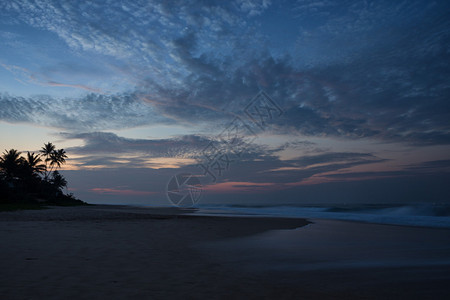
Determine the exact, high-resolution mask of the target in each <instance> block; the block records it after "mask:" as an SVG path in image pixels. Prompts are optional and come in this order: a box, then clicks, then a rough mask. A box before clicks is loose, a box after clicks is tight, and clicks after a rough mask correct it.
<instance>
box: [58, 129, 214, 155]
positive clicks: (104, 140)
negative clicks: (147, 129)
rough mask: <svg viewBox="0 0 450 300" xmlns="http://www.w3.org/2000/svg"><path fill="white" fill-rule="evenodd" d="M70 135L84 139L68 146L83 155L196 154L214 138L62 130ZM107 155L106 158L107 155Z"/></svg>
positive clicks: (67, 135) (72, 137)
mask: <svg viewBox="0 0 450 300" xmlns="http://www.w3.org/2000/svg"><path fill="white" fill-rule="evenodd" d="M61 136H62V137H64V138H66V139H82V140H83V141H84V145H83V146H79V147H71V148H69V149H67V150H68V151H70V152H71V153H74V154H79V155H89V154H110V155H112V154H116V155H120V154H141V155H143V157H142V159H144V158H149V157H196V156H198V155H199V152H200V151H201V150H202V149H203V148H204V147H206V146H207V145H208V142H209V141H210V140H209V139H208V138H206V137H202V136H199V135H184V136H180V137H176V138H168V139H130V138H124V137H120V136H117V135H116V134H114V133H110V132H91V133H79V134H71V133H61ZM103 159H105V158H103Z"/></svg>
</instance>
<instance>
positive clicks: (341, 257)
mask: <svg viewBox="0 0 450 300" xmlns="http://www.w3.org/2000/svg"><path fill="white" fill-rule="evenodd" d="M189 212H190V210H183V209H177V208H158V209H149V208H136V207H127V206H103V205H93V206H79V207H51V208H50V209H46V210H23V211H14V212H0V239H1V242H2V246H1V247H0V252H1V255H0V258H1V265H2V268H1V269H0V276H1V278H2V281H1V282H0V294H1V295H2V298H4V299H30V298H33V299H80V298H83V299H93V298H109V299H124V298H133V297H135V298H146V299H147V298H152V299H168V298H176V297H178V298H192V299H231V298H232V299H249V298H250V299H301V298H303V299H335V298H346V299H358V298H363V299H380V297H382V298H383V299H402V298H404V299H406V298H407V297H409V299H410V298H414V296H417V298H421V299H427V298H429V299H432V298H436V297H444V296H445V297H446V296H447V295H449V294H450V292H449V291H448V289H447V282H448V280H450V272H449V271H450V268H449V264H447V260H448V261H449V263H450V258H449V256H450V255H449V254H447V253H450V252H448V250H449V249H450V241H449V238H448V237H449V236H450V234H449V233H450V231H449V230H443V229H420V230H418V229H415V228H409V227H402V226H388V225H372V224H360V223H350V222H340V221H332V222H327V221H320V220H318V221H315V220H313V222H314V223H313V224H311V225H309V226H306V227H305V225H308V224H310V222H309V221H308V220H305V219H288V218H285V219H282V218H259V217H258V218H246V217H233V218H229V217H206V216H193V215H190V214H189ZM386 236H387V237H386ZM397 236H399V237H406V239H405V240H403V241H399V242H398V243H396V241H397V240H398V238H397ZM446 237H447V238H446ZM441 240H442V241H441ZM416 241H423V242H424V244H420V243H419V242H418V243H416ZM371 243H375V244H376V245H377V246H376V247H374V246H373V245H372V244H371ZM383 243H384V244H383ZM402 243H403V244H404V243H406V245H405V247H409V248H408V251H409V252H408V251H406V250H405V249H404V246H402V245H403V244H402ZM408 243H409V244H408ZM426 243H428V244H426ZM416 244H418V245H417V249H414V245H416ZM427 247H428V248H427ZM369 248H370V249H372V250H374V252H371V251H369V250H370V249H369ZM367 249H369V250H367ZM414 251H416V252H414ZM366 252H367V253H366ZM366 254H367V256H368V257H369V258H370V256H371V255H372V256H374V257H375V260H367V258H366ZM403 254H405V255H406V256H407V258H408V260H404V261H402V260H400V261H398V260H396V259H397V256H396V255H400V256H402V257H403ZM416 256H417V257H416ZM424 256H425V258H427V259H424ZM427 256H428V257H427ZM389 259H391V260H392V261H393V264H392V265H390V264H388V263H389V262H390V261H391V260H389ZM416 259H418V260H417V262H418V263H417V264H415V261H416ZM366 260H367V261H369V262H371V261H374V262H375V263H380V265H379V266H371V265H364V264H361V265H358V266H357V267H355V266H354V265H355V263H361V262H365V261H366ZM440 261H442V262H443V264H439V262H440ZM384 262H388V263H384ZM396 262H400V263H399V264H395V263H396ZM410 262H412V263H410ZM434 262H436V263H434ZM383 263H384V264H383ZM352 264H353V265H352ZM406 287H408V288H406Z"/></svg>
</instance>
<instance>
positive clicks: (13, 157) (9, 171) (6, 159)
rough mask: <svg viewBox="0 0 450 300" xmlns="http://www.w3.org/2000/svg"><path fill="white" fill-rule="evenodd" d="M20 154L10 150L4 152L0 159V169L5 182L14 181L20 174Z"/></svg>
mask: <svg viewBox="0 0 450 300" xmlns="http://www.w3.org/2000/svg"><path fill="white" fill-rule="evenodd" d="M20 154H21V152H19V151H17V150H15V149H11V150H9V151H7V150H5V152H3V154H2V156H1V157H0V169H1V170H2V171H3V173H4V175H5V177H6V179H7V180H12V179H14V178H15V177H16V176H17V175H18V173H19V172H20V166H21V157H20Z"/></svg>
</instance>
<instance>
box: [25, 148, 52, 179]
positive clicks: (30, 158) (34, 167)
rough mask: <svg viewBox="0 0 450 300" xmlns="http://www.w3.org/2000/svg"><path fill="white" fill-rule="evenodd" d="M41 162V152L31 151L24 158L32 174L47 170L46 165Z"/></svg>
mask: <svg viewBox="0 0 450 300" xmlns="http://www.w3.org/2000/svg"><path fill="white" fill-rule="evenodd" d="M40 162H42V159H41V158H40V157H39V154H35V153H30V152H28V153H27V157H26V159H25V160H24V163H25V166H26V168H27V169H29V170H30V171H31V173H32V174H42V173H44V172H45V171H46V169H47V168H46V166H45V165H44V164H40Z"/></svg>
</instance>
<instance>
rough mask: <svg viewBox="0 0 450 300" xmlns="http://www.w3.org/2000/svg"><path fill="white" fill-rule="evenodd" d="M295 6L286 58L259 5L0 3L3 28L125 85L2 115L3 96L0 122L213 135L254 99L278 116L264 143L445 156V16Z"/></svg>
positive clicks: (427, 8)
mask: <svg viewBox="0 0 450 300" xmlns="http://www.w3.org/2000/svg"><path fill="white" fill-rule="evenodd" d="M195 4H201V5H199V6H198V8H195V9H194V7H196V5H195ZM294 6H295V7H294V8H295V9H294V11H295V14H297V16H298V19H295V20H296V22H297V23H296V24H297V26H298V31H296V32H298V40H297V41H296V44H297V46H296V47H295V49H294V48H288V49H284V51H283V52H282V53H278V52H277V51H272V50H273V49H271V48H270V44H268V43H267V42H268V40H269V39H270V38H273V37H272V36H270V34H269V33H267V32H265V31H264V30H263V28H265V27H264V26H265V25H268V24H266V23H265V22H266V20H265V19H264V16H265V14H264V12H265V11H268V10H270V9H274V10H275V9H277V6H272V5H270V1H235V2H233V3H227V4H224V3H223V2H218V1H217V2H214V1H213V2H210V3H204V2H202V1H200V2H196V1H194V2H193V3H188V4H187V3H185V2H183V1H169V2H160V1H150V2H148V1H135V2H132V1H122V2H117V1H107V2H105V3H103V4H102V5H101V4H99V3H97V2H94V1H88V2H71V1H47V2H45V3H42V4H41V5H39V4H37V3H36V2H34V1H10V2H8V3H3V4H2V6H1V7H0V8H1V10H2V13H1V14H2V16H4V17H5V18H6V17H8V18H11V16H17V18H18V20H20V22H23V23H25V24H29V25H30V26H34V27H37V28H42V29H45V30H48V31H51V32H54V33H55V34H57V35H58V36H59V37H60V38H61V39H62V40H63V41H65V43H66V44H67V45H68V46H69V47H70V48H71V49H74V50H76V51H80V53H83V54H87V53H96V54H100V55H104V56H108V57H112V58H114V59H115V60H117V61H119V62H120V64H122V65H123V69H122V70H123V71H124V72H126V74H127V75H128V77H129V78H132V81H133V82H135V83H136V86H135V90H134V91H132V92H126V93H125V92H124V93H118V94H115V95H111V96H94V95H88V96H86V97H84V98H81V99H71V101H68V100H55V99H51V100H50V99H49V101H48V102H50V101H51V102H53V104H52V105H49V104H48V103H46V101H42V99H39V98H33V99H23V98H21V99H19V98H18V97H11V96H10V97H9V99H10V100H11V99H12V98H15V100H14V101H17V102H18V103H17V104H16V105H12V104H11V101H9V102H8V100H5V98H8V97H5V96H3V97H2V98H1V100H0V101H2V102H1V104H2V105H5V106H6V112H2V113H1V115H0V117H1V118H2V119H3V120H8V121H18V120H20V121H29V122H35V123H38V124H44V125H49V126H55V127H59V128H67V129H70V128H75V129H77V130H86V129H89V130H97V131H98V130H102V131H107V130H111V129H116V128H120V127H133V126H138V125H143V124H154V123H158V122H160V123H161V122H163V123H164V122H168V121H169V120H170V122H178V123H181V124H193V125H195V126H198V127H199V128H200V127H202V126H203V128H205V127H206V128H213V129H215V130H220V127H221V126H222V124H225V123H227V122H229V121H231V120H232V118H233V117H234V116H236V115H239V116H242V115H243V109H244V108H245V106H246V105H247V104H248V103H249V101H250V99H252V97H253V96H254V95H255V94H256V93H257V92H258V91H259V90H260V89H263V90H265V91H266V92H267V94H268V95H269V96H270V97H271V98H272V99H273V100H274V101H276V103H277V104H278V105H279V106H280V107H281V108H282V109H283V111H284V114H283V115H282V116H281V117H280V118H277V119H276V120H273V127H272V128H271V130H272V131H273V132H274V133H282V134H295V135H306V136H321V137H333V138H335V137H338V138H343V139H361V138H370V139H375V140H378V141H383V142H400V143H407V144H411V145H416V146H420V145H448V144H450V126H449V122H448V120H449V119H450V109H449V106H448V101H447V99H448V97H449V95H450V85H449V84H448V78H449V77H450V68H449V65H448V63H446V62H447V61H449V60H450V57H449V55H450V54H449V52H448V51H447V50H448V49H447V48H448V47H447V45H448V44H449V42H450V40H449V38H448V36H449V35H448V33H449V29H448V28H450V20H448V18H446V15H445V12H446V11H447V9H446V8H448V4H446V3H445V2H444V1H437V2H435V3H434V4H427V3H424V2H419V1H412V2H408V3H403V2H402V3H393V2H389V1H380V2H377V3H374V4H371V5H369V4H365V3H363V2H354V1H344V2H343V3H342V5H339V6H337V5H336V3H335V2H332V1H320V2H318V1H298V2H296V3H295V5H294ZM105 7H108V9H107V10H105V9H104V8H105ZM275 12H277V13H282V11H281V10H277V11H273V13H275ZM286 14H287V15H286V17H289V16H291V15H290V14H289V13H286ZM283 16H284V15H283ZM291 17H292V16H291ZM267 22H268V21H267ZM275 25H277V24H275ZM361 45H362V46H361ZM316 48H317V49H318V51H312V50H311V49H316ZM308 49H309V50H308ZM316 52H317V53H319V54H317V55H316V54H314V53H316ZM274 53H278V54H274ZM303 54H307V56H305V57H303V56H302V55H303ZM308 55H309V56H308ZM313 56H315V57H313ZM327 57H332V59H327ZM304 62H307V63H304ZM120 64H118V65H120ZM55 82H56V81H55ZM57 82H59V81H57ZM80 87H81V86H80ZM92 98H95V101H92V100H91V99H92ZM139 101H143V102H146V103H147V104H148V106H146V105H145V104H142V103H139ZM80 103H81V104H82V105H81V109H80V111H79V112H78V111H77V109H75V108H78V107H79V104H80ZM121 103H126V104H124V105H123V106H122V104H121ZM33 105H34V106H33ZM58 106H60V107H59V108H57V107H58ZM30 107H31V108H30ZM63 107H65V108H66V110H68V111H69V112H70V113H69V112H64V111H63ZM118 107H120V108H121V109H117V108H118ZM122 108H123V109H122ZM30 109H32V110H33V112H32V111H30ZM18 110H22V111H18ZM27 111H28V112H27ZM35 112H36V113H35ZM41 112H42V115H40V113H41ZM49 112H51V113H49ZM112 116H114V117H112ZM108 117H109V119H108ZM218 124H219V125H218Z"/></svg>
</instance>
